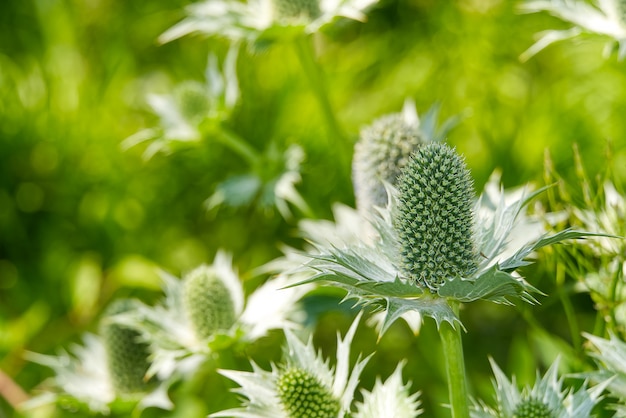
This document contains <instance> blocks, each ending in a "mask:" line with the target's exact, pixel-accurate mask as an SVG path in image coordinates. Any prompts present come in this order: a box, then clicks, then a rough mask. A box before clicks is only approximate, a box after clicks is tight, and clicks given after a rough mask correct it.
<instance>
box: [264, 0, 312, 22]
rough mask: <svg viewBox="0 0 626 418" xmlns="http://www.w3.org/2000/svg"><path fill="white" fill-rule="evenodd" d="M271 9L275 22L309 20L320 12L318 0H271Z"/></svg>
mask: <svg viewBox="0 0 626 418" xmlns="http://www.w3.org/2000/svg"><path fill="white" fill-rule="evenodd" d="M272 11H273V15H274V19H275V20H276V21H277V22H285V23H298V22H305V23H306V22H311V21H313V20H315V19H317V18H318V17H319V16H320V14H321V10H320V5H319V1H318V0H273V1H272Z"/></svg>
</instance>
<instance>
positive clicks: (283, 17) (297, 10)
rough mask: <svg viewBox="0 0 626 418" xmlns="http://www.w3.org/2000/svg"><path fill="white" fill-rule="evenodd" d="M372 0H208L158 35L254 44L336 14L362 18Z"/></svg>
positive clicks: (306, 29)
mask: <svg viewBox="0 0 626 418" xmlns="http://www.w3.org/2000/svg"><path fill="white" fill-rule="evenodd" d="M375 2H376V0H344V1H339V0H248V1H247V2H244V3H241V2H237V1H232V0H217V1H216V0H211V1H204V2H199V3H196V4H193V5H191V6H189V7H188V8H187V14H188V16H187V17H186V18H185V19H184V20H183V21H181V22H180V23H178V24H176V25H175V26H174V27H172V28H171V29H169V30H168V31H166V32H165V33H164V34H162V35H161V36H160V37H159V40H160V41H161V42H163V43H165V42H169V41H172V40H174V39H177V38H180V37H182V36H185V35H189V34H192V33H199V34H204V35H209V36H224V37H227V38H229V39H232V40H235V41H237V40H246V41H248V42H251V43H253V44H254V43H256V44H258V45H261V44H266V43H268V42H273V41H275V40H278V39H286V38H287V39H288V38H293V37H295V36H298V35H301V34H310V33H314V32H316V31H318V30H319V29H320V28H322V27H323V26H325V25H327V24H329V23H331V22H332V21H333V20H334V19H335V18H336V17H339V16H341V17H346V18H349V19H354V20H361V21H362V20H365V14H364V11H365V9H367V8H368V7H369V6H371V5H372V4H374V3H375Z"/></svg>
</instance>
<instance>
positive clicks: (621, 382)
mask: <svg viewBox="0 0 626 418" xmlns="http://www.w3.org/2000/svg"><path fill="white" fill-rule="evenodd" d="M585 337H586V338H587V339H588V340H589V342H590V343H591V344H593V351H591V352H590V355H591V357H593V358H594V360H595V362H596V365H597V368H596V370H594V371H592V372H588V373H582V377H585V378H590V379H591V380H592V381H593V382H595V383H599V384H600V385H605V386H607V391H608V392H609V394H610V395H611V397H613V398H615V399H617V403H616V404H614V405H611V406H610V407H611V408H613V409H615V410H616V411H617V413H616V415H615V416H616V417H626V342H624V341H623V340H622V339H620V338H619V337H617V336H616V335H615V334H613V333H611V335H610V338H609V339H604V338H600V337H597V336H595V335H590V334H585Z"/></svg>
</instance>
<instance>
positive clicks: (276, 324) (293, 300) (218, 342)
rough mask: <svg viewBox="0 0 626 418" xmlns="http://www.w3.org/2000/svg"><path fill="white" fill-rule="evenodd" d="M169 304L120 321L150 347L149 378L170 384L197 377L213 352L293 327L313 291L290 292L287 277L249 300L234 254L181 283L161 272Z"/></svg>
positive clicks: (141, 308) (262, 288) (222, 255)
mask: <svg viewBox="0 0 626 418" xmlns="http://www.w3.org/2000/svg"><path fill="white" fill-rule="evenodd" d="M162 278H163V283H164V292H165V300H164V301H163V302H162V303H161V304H159V305H156V306H147V305H144V304H141V305H140V306H139V307H138V309H136V310H135V311H133V312H132V313H128V314H125V315H124V316H123V317H122V318H120V320H121V321H123V322H124V323H125V324H127V325H129V326H130V327H132V328H134V329H136V330H140V331H141V332H142V337H143V338H144V339H145V340H146V341H147V342H148V343H149V344H150V350H151V353H152V354H151V360H152V363H151V365H150V369H149V370H148V376H153V375H157V376H158V377H159V379H161V380H171V379H176V378H180V377H185V376H186V375H188V374H190V373H193V372H194V371H195V370H196V369H197V368H198V367H199V365H200V364H201V363H202V362H203V361H205V360H206V358H207V356H209V355H210V353H212V352H214V351H217V350H222V349H224V347H230V346H231V345H232V344H234V343H236V342H250V341H254V340H256V339H258V338H260V337H262V336H264V335H266V334H267V332H268V331H269V330H270V329H276V328H294V327H296V326H297V325H296V322H294V319H293V318H294V316H295V315H296V313H297V312H298V306H297V303H298V301H299V300H300V298H301V297H302V296H303V295H304V294H305V293H306V292H308V291H309V290H310V287H307V286H305V287H291V288H286V289H285V287H287V286H288V285H289V284H290V282H288V281H287V279H286V277H284V276H283V277H277V278H274V279H270V280H268V281H266V282H265V283H264V284H263V285H261V286H259V287H258V288H257V289H256V290H255V291H254V292H253V293H252V294H251V295H249V296H248V298H247V300H246V298H245V295H244V290H243V286H242V283H241V280H240V278H239V276H238V275H237V273H236V272H235V271H234V269H233V267H232V260H231V258H230V256H229V255H227V254H225V253H223V252H221V251H220V252H218V253H217V255H216V256H215V260H214V262H213V264H211V265H202V266H199V267H197V268H196V269H194V270H192V271H191V272H189V273H188V274H186V275H185V276H184V278H183V279H182V280H180V279H178V278H176V277H173V276H171V275H169V274H167V273H165V272H162Z"/></svg>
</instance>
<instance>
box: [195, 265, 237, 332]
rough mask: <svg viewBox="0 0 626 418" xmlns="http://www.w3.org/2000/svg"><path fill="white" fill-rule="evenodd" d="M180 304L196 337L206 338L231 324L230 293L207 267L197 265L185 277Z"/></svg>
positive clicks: (232, 321)
mask: <svg viewBox="0 0 626 418" xmlns="http://www.w3.org/2000/svg"><path fill="white" fill-rule="evenodd" d="M183 304H184V306H185V310H186V312H187V315H188V317H189V320H190V321H191V325H192V327H193V330H194V332H195V333H196V336H197V337H198V338H201V339H205V338H209V337H210V336H211V335H213V334H215V333H216V332H217V331H219V330H228V329H229V328H230V327H231V326H232V325H233V324H234V323H235V320H236V315H235V306H234V303H233V299H232V296H231V294H230V290H229V288H228V287H227V285H226V284H225V283H224V281H223V280H222V279H220V277H219V276H218V274H217V271H216V270H215V269H213V268H212V267H210V266H200V267H198V268H197V269H195V270H193V271H192V272H191V273H189V274H188V275H187V276H186V277H185V279H184V282H183Z"/></svg>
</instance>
